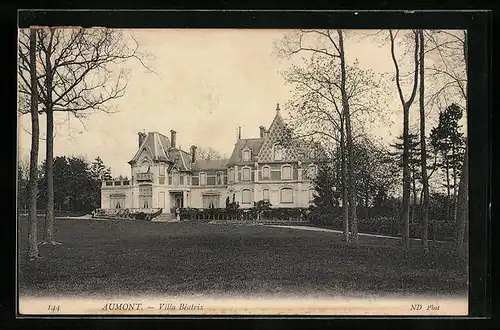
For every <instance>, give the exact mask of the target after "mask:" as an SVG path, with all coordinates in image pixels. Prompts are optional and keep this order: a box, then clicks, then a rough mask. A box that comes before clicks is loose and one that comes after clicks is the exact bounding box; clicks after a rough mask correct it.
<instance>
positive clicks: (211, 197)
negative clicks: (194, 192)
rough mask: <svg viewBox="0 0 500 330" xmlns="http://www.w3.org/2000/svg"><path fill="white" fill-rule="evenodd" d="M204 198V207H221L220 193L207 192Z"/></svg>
mask: <svg viewBox="0 0 500 330" xmlns="http://www.w3.org/2000/svg"><path fill="white" fill-rule="evenodd" d="M202 199H203V208H204V209H211V208H219V200H220V196H219V195H215V194H206V195H203V196H202Z"/></svg>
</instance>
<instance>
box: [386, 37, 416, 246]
mask: <svg viewBox="0 0 500 330" xmlns="http://www.w3.org/2000/svg"><path fill="white" fill-rule="evenodd" d="M397 34H398V32H396V33H395V34H394V33H393V31H392V30H389V36H390V39H391V56H392V60H393V63H394V68H395V71H396V87H397V90H398V94H399V98H400V100H401V105H402V107H403V205H402V220H403V233H402V239H403V244H404V246H405V248H406V249H409V247H410V169H409V127H410V125H409V123H410V122H409V120H410V107H411V105H412V104H413V101H414V100H415V95H416V92H417V85H418V56H419V38H418V33H417V32H416V31H412V34H413V39H414V59H413V60H414V66H415V69H414V71H413V85H412V88H411V94H410V97H409V98H408V100H405V97H404V94H403V90H402V86H401V74H400V69H399V64H398V60H397V58H396V53H395V39H396V37H397Z"/></svg>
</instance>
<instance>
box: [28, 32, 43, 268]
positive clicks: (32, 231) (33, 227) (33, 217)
mask: <svg viewBox="0 0 500 330" xmlns="http://www.w3.org/2000/svg"><path fill="white" fill-rule="evenodd" d="M35 48H36V30H35V29H31V30H30V76H31V77H30V78H31V82H30V83H31V102H30V103H31V104H30V108H31V109H30V110H31V152H30V177H29V183H28V196H29V200H28V201H29V211H28V212H29V231H28V259H29V260H34V259H36V258H39V257H40V254H39V251H38V218H37V214H36V205H37V203H36V202H37V194H38V147H39V145H38V143H39V135H40V128H39V122H38V89H37V72H36V53H35Z"/></svg>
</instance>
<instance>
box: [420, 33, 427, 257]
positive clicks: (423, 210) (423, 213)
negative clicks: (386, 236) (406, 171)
mask: <svg viewBox="0 0 500 330" xmlns="http://www.w3.org/2000/svg"><path fill="white" fill-rule="evenodd" d="M419 39H420V55H419V57H420V68H419V69H420V98H419V99H420V150H421V151H420V152H421V156H420V165H421V172H422V193H423V196H422V197H421V198H420V204H421V207H420V216H421V218H422V249H423V250H424V252H427V251H428V250H429V242H428V235H429V232H428V231H429V181H428V177H427V150H426V149H427V148H426V143H425V102H424V101H425V84H424V83H425V76H424V63H425V55H424V54H425V52H424V32H423V30H420V31H419Z"/></svg>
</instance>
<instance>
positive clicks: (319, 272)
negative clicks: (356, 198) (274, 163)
mask: <svg viewBox="0 0 500 330" xmlns="http://www.w3.org/2000/svg"><path fill="white" fill-rule="evenodd" d="M27 227H28V226H27V218H26V217H21V219H20V226H19V290H20V294H21V295H51V296H53V295H72V296H88V295H132V294H162V295H176V294H179V295H180V294H264V293H266V294H305V293H307V294H321V295H356V294H359V293H361V294H363V293H370V294H382V293H387V294H439V295H448V294H453V295H455V294H461V295H462V294H465V293H466V290H467V271H466V268H465V266H464V265H463V264H462V263H460V262H458V261H457V259H456V258H453V257H452V256H451V255H449V246H448V245H447V244H439V245H437V246H435V247H434V248H433V249H432V250H431V253H430V254H429V255H428V256H425V257H424V255H423V254H422V253H421V252H420V249H419V247H418V245H419V244H418V243H417V242H414V243H413V245H414V246H413V247H412V253H411V254H405V253H403V252H402V249H401V246H400V243H399V241H398V240H394V239H386V238H378V237H366V236H361V237H360V241H359V243H358V244H357V245H353V244H345V243H343V242H342V241H341V239H342V237H341V235H340V234H338V233H333V232H318V231H306V230H295V229H288V228H274V227H264V226H242V225H213V224H206V223H196V222H180V223H154V222H143V221H96V220H63V219H60V220H56V222H55V228H56V230H57V232H56V238H57V240H59V241H61V242H62V243H63V244H62V245H59V246H47V245H44V246H41V247H40V252H41V254H42V256H43V257H44V258H43V259H41V260H38V261H36V262H28V261H26V258H25V257H26V241H27V238H28V234H27Z"/></svg>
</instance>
